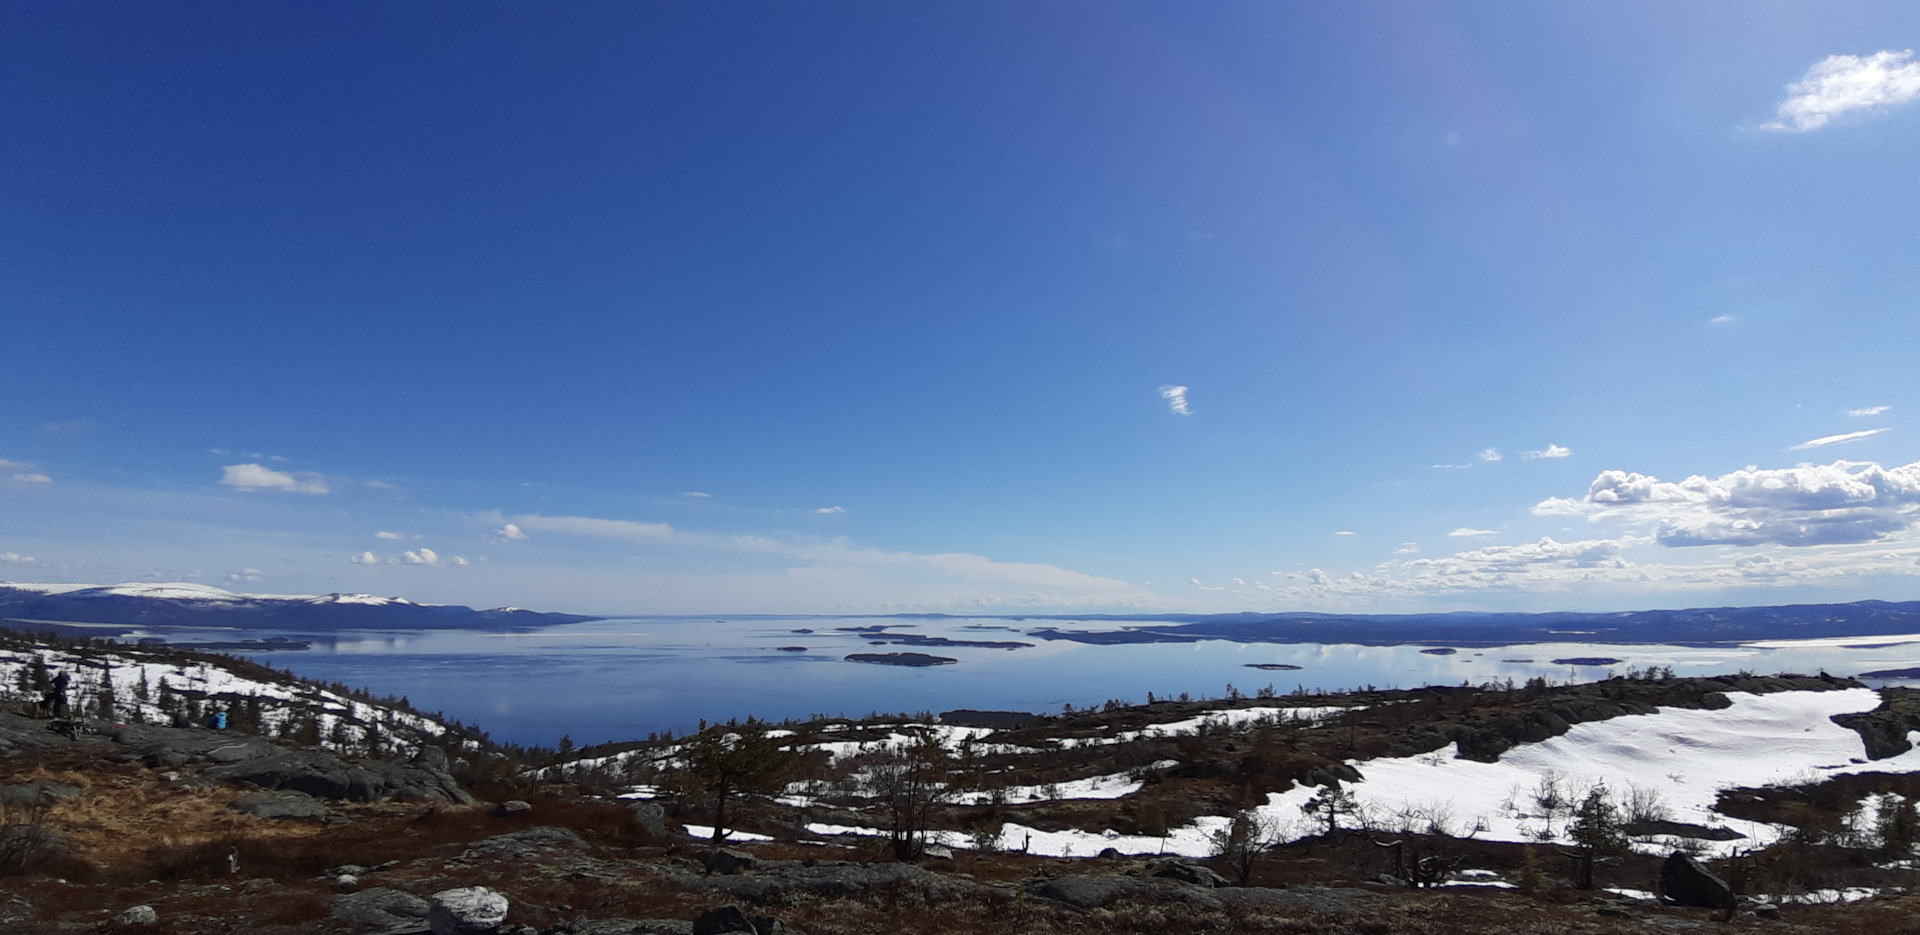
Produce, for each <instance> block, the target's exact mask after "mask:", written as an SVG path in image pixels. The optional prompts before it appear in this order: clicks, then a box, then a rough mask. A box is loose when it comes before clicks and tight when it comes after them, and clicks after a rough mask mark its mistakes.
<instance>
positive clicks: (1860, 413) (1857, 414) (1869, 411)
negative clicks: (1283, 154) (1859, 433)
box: [1847, 406, 1893, 419]
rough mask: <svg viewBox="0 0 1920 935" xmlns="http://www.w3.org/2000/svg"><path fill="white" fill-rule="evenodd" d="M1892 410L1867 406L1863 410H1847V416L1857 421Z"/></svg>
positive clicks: (1889, 407)
mask: <svg viewBox="0 0 1920 935" xmlns="http://www.w3.org/2000/svg"><path fill="white" fill-rule="evenodd" d="M1892 408H1893V407H1892V406H1868V407H1866V408H1864V409H1849V410H1847V415H1850V416H1852V417H1854V418H1856V419H1859V418H1862V417H1865V416H1877V415H1879V414H1881V413H1883V412H1886V411H1887V410H1889V409H1892Z"/></svg>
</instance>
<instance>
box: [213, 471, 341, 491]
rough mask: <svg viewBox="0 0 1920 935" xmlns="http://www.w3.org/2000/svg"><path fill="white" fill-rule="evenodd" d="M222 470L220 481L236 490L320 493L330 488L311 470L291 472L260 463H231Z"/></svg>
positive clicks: (322, 478) (324, 479)
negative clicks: (277, 469) (263, 465)
mask: <svg viewBox="0 0 1920 935" xmlns="http://www.w3.org/2000/svg"><path fill="white" fill-rule="evenodd" d="M220 470H221V477H220V483H222V484H225V485H226V486H228V487H232V488H234V489H236V490H246V491H257V490H286V491H291V492H293V493H313V494H320V493H326V492H327V491H328V489H329V488H328V487H327V479H326V478H324V477H321V476H320V475H318V474H314V473H311V472H302V473H299V474H289V473H287V472H286V471H276V470H274V469H272V468H269V467H262V466H261V465H259V464H229V465H227V466H225V467H223V468H221V469H220Z"/></svg>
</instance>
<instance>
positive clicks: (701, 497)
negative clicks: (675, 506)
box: [680, 490, 713, 500]
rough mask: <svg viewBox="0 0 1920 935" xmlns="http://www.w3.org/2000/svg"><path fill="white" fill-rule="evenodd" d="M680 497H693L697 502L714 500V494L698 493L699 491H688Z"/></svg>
mask: <svg viewBox="0 0 1920 935" xmlns="http://www.w3.org/2000/svg"><path fill="white" fill-rule="evenodd" d="M680 496H683V497H692V498H694V499H695V500H711V499H713V494H710V493H705V492H702V491H698V490H689V491H687V492H686V493H683V494H681V495H680Z"/></svg>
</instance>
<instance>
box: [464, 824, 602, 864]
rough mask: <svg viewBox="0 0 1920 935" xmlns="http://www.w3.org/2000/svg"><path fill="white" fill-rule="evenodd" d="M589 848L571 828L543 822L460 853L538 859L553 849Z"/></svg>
mask: <svg viewBox="0 0 1920 935" xmlns="http://www.w3.org/2000/svg"><path fill="white" fill-rule="evenodd" d="M586 849H587V842H586V841H584V840H582V839H581V837H580V836H579V835H578V834H575V833H574V832H573V830H572V829H571V828H555V827H551V826H548V825H542V826H540V827H538V828H528V829H527V830H525V831H514V832H510V833H508V834H496V835H494V836H493V837H490V838H487V839H485V840H482V841H478V842H475V843H474V844H473V846H471V847H469V848H467V850H466V853H465V854H463V855H461V856H463V857H465V858H467V859H468V860H482V859H485V860H514V861H538V860H540V859H541V858H542V857H543V856H544V855H546V854H550V853H552V852H554V851H561V850H575V851H583V850H586Z"/></svg>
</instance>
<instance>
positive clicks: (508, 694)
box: [129, 617, 1920, 744]
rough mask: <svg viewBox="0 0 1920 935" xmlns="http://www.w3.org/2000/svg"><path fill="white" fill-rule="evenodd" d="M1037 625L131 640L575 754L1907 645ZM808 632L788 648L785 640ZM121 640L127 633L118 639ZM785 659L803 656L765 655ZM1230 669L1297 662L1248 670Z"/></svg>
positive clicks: (1765, 660) (827, 622)
mask: <svg viewBox="0 0 1920 935" xmlns="http://www.w3.org/2000/svg"><path fill="white" fill-rule="evenodd" d="M876 625H885V626H887V627H888V628H889V629H890V630H891V631H893V632H895V633H902V634H921V635H924V636H928V637H946V638H950V639H956V640H1017V641H1021V642H1027V643H1032V644H1034V645H1033V646H1032V647H1030V648H1023V649H1017V650H1006V649H987V648H977V647H941V646H903V645H885V646H876V645H869V640H870V639H872V638H873V637H874V636H875V635H874V634H869V633H856V632H850V631H847V630H842V629H838V628H845V627H871V626H876ZM1042 626H1046V627H1058V628H1060V629H1062V630H1069V629H1092V630H1111V629H1114V628H1115V624H1114V623H1113V622H1111V621H1090V622H1079V623H1076V622H1063V621H1058V620H1047V621H1027V622H1023V621H1017V620H1008V619H1004V618H978V619H965V618H941V619H938V620H927V619H922V618H911V619H899V618H891V619H875V618H871V617H860V618H837V617H750V618H735V619H728V620H725V621H719V620H714V619H698V620H694V619H688V618H684V617H630V618H616V619H609V620H596V621H592V622H588V623H579V624H569V625H565V626H558V627H550V628H546V629H542V630H536V631H530V632H497V631H493V632H490V631H475V630H418V631H415V630H407V631H391V630H383V631H377V632H376V631H340V632H334V633H326V634H314V633H312V632H307V631H299V630H247V631H244V632H241V631H234V630H206V629H185V628H165V629H154V630H151V631H142V632H141V633H140V634H137V635H148V634H151V635H157V636H162V637H165V638H167V639H169V640H173V641H188V640H231V639H236V638H249V639H259V638H265V637H272V636H286V637H290V638H294V639H303V640H311V641H313V648H312V649H309V650H306V651H298V652H261V653H246V654H245V655H248V656H250V657H252V658H255V659H258V660H260V661H262V662H266V663H268V664H271V665H274V666H277V667H280V668H286V669H291V670H293V671H294V672H296V673H298V674H300V675H303V676H306V677H309V678H314V679H320V680H322V681H328V682H343V683H346V684H347V685H350V686H354V687H361V686H364V687H366V688H369V689H372V690H373V691H374V692H375V693H376V694H383V695H384V694H392V695H405V696H407V697H408V699H409V700H411V701H412V702H413V704H414V705H415V706H417V707H419V708H421V709H422V710H425V711H441V712H444V713H445V714H446V715H448V716H450V717H454V718H458V719H460V720H462V721H465V722H467V723H470V724H477V725H479V726H480V727H482V728H483V729H485V730H487V731H488V732H489V733H491V734H492V735H493V737H494V739H496V740H500V741H515V742H520V743H539V744H552V743H553V742H554V741H556V740H557V739H558V738H559V737H560V736H561V735H563V734H565V735H570V736H572V738H573V739H574V741H575V742H577V743H580V744H588V743H597V742H601V741H606V740H627V739H633V738H638V737H645V736H646V735H647V734H648V733H650V732H653V731H661V730H673V731H685V730H688V729H690V728H693V727H695V726H696V725H697V723H698V721H699V720H700V719H702V718H705V719H707V720H726V719H728V718H733V717H747V716H753V717H760V718H768V719H774V720H778V719H781V718H787V717H796V718H803V717H807V716H809V715H814V714H828V715H838V714H846V715H852V716H859V715H865V714H868V713H871V712H876V711H878V712H882V713H893V712H920V711H931V712H939V711H943V710H950V709H953V708H984V709H996V710H1020V711H1035V712H1046V713H1055V712H1058V711H1059V710H1060V709H1061V707H1062V706H1063V705H1067V704H1071V705H1073V706H1074V707H1086V706H1091V705H1098V704H1100V703H1102V702H1104V701H1106V700H1108V699H1110V698H1117V699H1122V700H1125V701H1128V702H1135V703H1137V702H1144V701H1146V700H1147V693H1148V692H1152V693H1153V694H1154V695H1155V696H1156V697H1160V698H1167V697H1177V696H1179V695H1180V694H1181V693H1182V692H1185V693H1188V694H1190V695H1192V696H1193V697H1195V698H1201V697H1208V698H1219V697H1224V696H1225V695H1226V693H1227V686H1228V684H1229V683H1231V684H1232V685H1234V686H1235V687H1237V688H1238V689H1239V690H1240V691H1242V692H1243V693H1246V694H1253V693H1254V692H1255V691H1257V690H1258V689H1260V688H1261V687H1264V686H1267V685H1272V686H1273V687H1274V689H1275V690H1276V691H1278V692H1279V693H1281V694H1287V693H1290V692H1293V691H1295V690H1297V689H1305V690H1307V691H1312V690H1315V689H1324V690H1329V691H1331V690H1338V689H1347V688H1356V687H1363V686H1368V685H1371V686H1374V687H1378V688H1413V687H1418V686H1421V685H1436V684H1438V685H1459V684H1461V683H1463V682H1467V683H1472V684H1476V685H1477V684H1481V683H1485V682H1489V681H1505V680H1506V679H1509V678H1511V679H1514V680H1515V681H1524V680H1526V679H1528V678H1532V677H1534V676H1546V677H1548V678H1550V679H1553V680H1555V681H1565V680H1570V679H1577V680H1583V681H1584V680H1591V679H1599V678H1605V677H1606V676H1607V675H1608V674H1609V673H1613V674H1618V673H1623V672H1625V671H1626V670H1627V669H1629V668H1646V667H1649V666H1672V667H1673V670H1674V673H1675V674H1677V675H1713V674H1719V673H1726V672H1733V671H1737V670H1741V669H1746V670H1750V671H1754V672H1760V673H1767V674H1770V673H1774V672H1780V671H1797V672H1808V673H1811V672H1815V671H1819V670H1822V669H1824V670H1825V671H1828V672H1831V673H1833V674H1836V675H1853V674H1856V673H1859V672H1863V671H1870V670H1877V669H1888V668H1906V667H1912V666H1920V635H1912V636H1871V637H1859V638H1852V639H1847V638H1836V639H1822V640H1801V641H1762V642H1757V643H1749V644H1742V645H1737V646H1729V647H1714V648H1700V647H1689V646H1670V645H1659V644H1627V645H1622V644H1599V643H1574V642H1567V643H1530V644H1519V645H1513V646H1502V647H1491V648H1489V647H1464V646H1463V647H1458V648H1457V649H1455V651H1454V652H1453V653H1451V654H1448V655H1435V654H1432V653H1430V652H1426V651H1423V650H1428V649H1431V648H1432V647H1426V646H1363V645H1356V644H1351V643H1333V644H1322V643H1296V644H1278V643H1236V642H1228V641H1223V640H1207V641H1202V642H1196V643H1136V644H1122V645H1093V644H1086V643H1077V642H1070V641H1066V640H1051V641H1049V640H1044V639H1040V638H1037V637H1030V636H1027V635H1026V633H1027V632H1028V631H1029V630H1033V629H1039V628H1040V627H1042ZM802 629H806V630H812V631H814V632H812V633H796V632H794V631H796V630H802ZM131 638H132V637H129V639H131ZM783 646H787V647H793V646H804V647H806V651H805V652H787V651H782V650H781V649H780V648H779V647H783ZM907 651H911V652H923V653H931V654H935V655H939V656H945V657H949V658H953V659H956V660H958V663H957V664H955V665H943V666H938V667H934V668H900V667H894V666H881V665H870V664H862V663H856V662H847V661H845V660H844V658H843V657H845V656H846V655H847V654H849V653H856V652H874V653H889V652H907ZM1575 657H1605V658H1614V659H1618V660H1620V662H1619V663H1617V664H1613V665H1598V666H1594V665H1581V666H1572V665H1555V664H1553V663H1552V662H1551V660H1554V659H1568V658H1575ZM1250 663H1263V664H1281V665H1297V666H1300V669H1299V670H1298V671H1262V670H1258V669H1251V668H1247V665H1248V664H1250Z"/></svg>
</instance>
